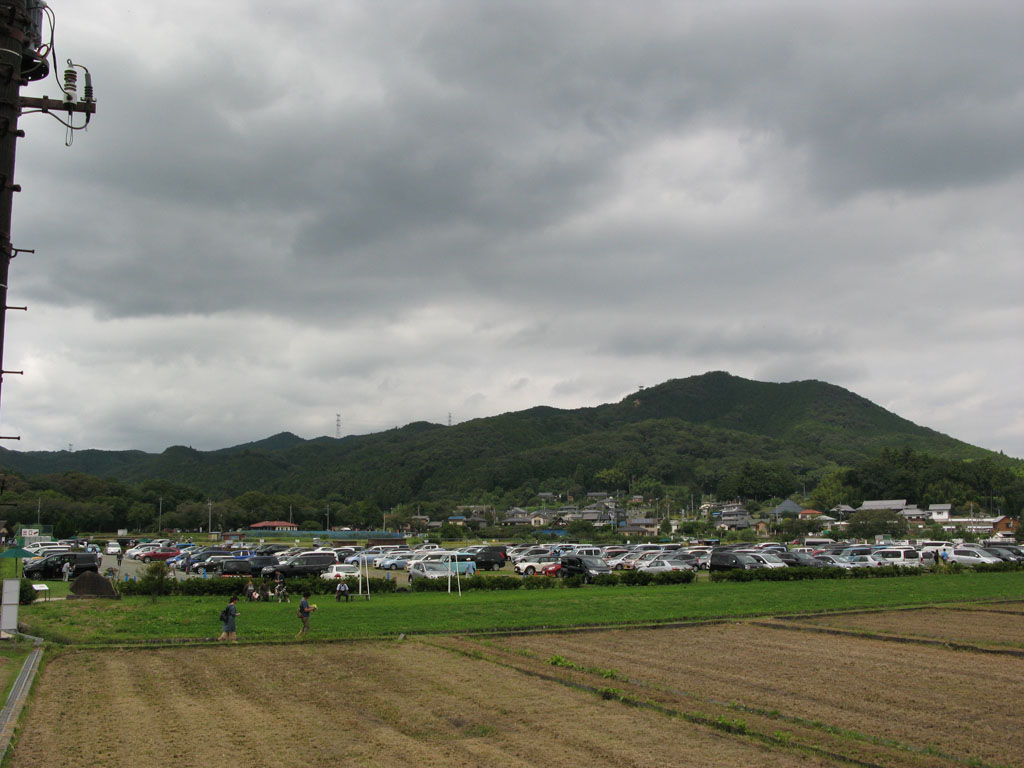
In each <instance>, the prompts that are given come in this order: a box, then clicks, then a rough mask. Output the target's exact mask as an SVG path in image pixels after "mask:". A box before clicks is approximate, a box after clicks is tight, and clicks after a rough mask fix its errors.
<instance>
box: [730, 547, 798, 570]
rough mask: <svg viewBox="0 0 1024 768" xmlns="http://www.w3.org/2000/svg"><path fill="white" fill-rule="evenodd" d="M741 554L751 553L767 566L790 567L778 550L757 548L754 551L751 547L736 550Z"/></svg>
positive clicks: (751, 555) (750, 554) (755, 558)
mask: <svg viewBox="0 0 1024 768" xmlns="http://www.w3.org/2000/svg"><path fill="white" fill-rule="evenodd" d="M736 551H737V552H739V553H740V554H741V555H749V556H750V557H752V558H754V560H756V561H757V562H759V563H760V564H761V565H762V566H764V567H765V568H788V567H789V566H788V565H786V563H785V562H783V560H782V559H781V558H780V557H779V556H778V554H777V553H776V552H772V551H770V550H763V549H762V550H757V551H753V550H750V549H743V550H736Z"/></svg>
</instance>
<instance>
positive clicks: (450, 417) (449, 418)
mask: <svg viewBox="0 0 1024 768" xmlns="http://www.w3.org/2000/svg"><path fill="white" fill-rule="evenodd" d="M451 425H452V412H451V411H448V426H449V427H450V426H451Z"/></svg>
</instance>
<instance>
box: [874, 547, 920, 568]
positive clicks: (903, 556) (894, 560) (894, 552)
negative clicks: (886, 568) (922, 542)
mask: <svg viewBox="0 0 1024 768" xmlns="http://www.w3.org/2000/svg"><path fill="white" fill-rule="evenodd" d="M871 556H872V557H875V558H879V559H881V558H884V559H885V562H884V563H883V565H902V566H904V567H910V568H920V567H921V566H922V565H923V563H922V562H921V553H920V552H918V551H917V550H916V549H914V548H913V547H888V548H887V549H879V550H876V551H875V552H872V553H871Z"/></svg>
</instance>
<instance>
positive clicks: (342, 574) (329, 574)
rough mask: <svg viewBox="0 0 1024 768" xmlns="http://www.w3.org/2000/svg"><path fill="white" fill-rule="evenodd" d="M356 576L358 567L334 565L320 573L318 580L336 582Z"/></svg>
mask: <svg viewBox="0 0 1024 768" xmlns="http://www.w3.org/2000/svg"><path fill="white" fill-rule="evenodd" d="M358 575H359V566H358V565H356V564H355V563H335V564H334V565H332V566H330V567H329V568H328V569H327V570H326V571H324V572H323V573H321V574H320V578H321V579H327V580H328V581H336V580H337V579H347V578H348V577H349V576H358Z"/></svg>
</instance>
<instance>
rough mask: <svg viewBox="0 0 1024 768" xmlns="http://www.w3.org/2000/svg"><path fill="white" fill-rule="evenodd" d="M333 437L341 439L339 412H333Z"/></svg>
mask: <svg viewBox="0 0 1024 768" xmlns="http://www.w3.org/2000/svg"><path fill="white" fill-rule="evenodd" d="M334 439H335V440H341V414H340V413H336V414H334Z"/></svg>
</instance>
